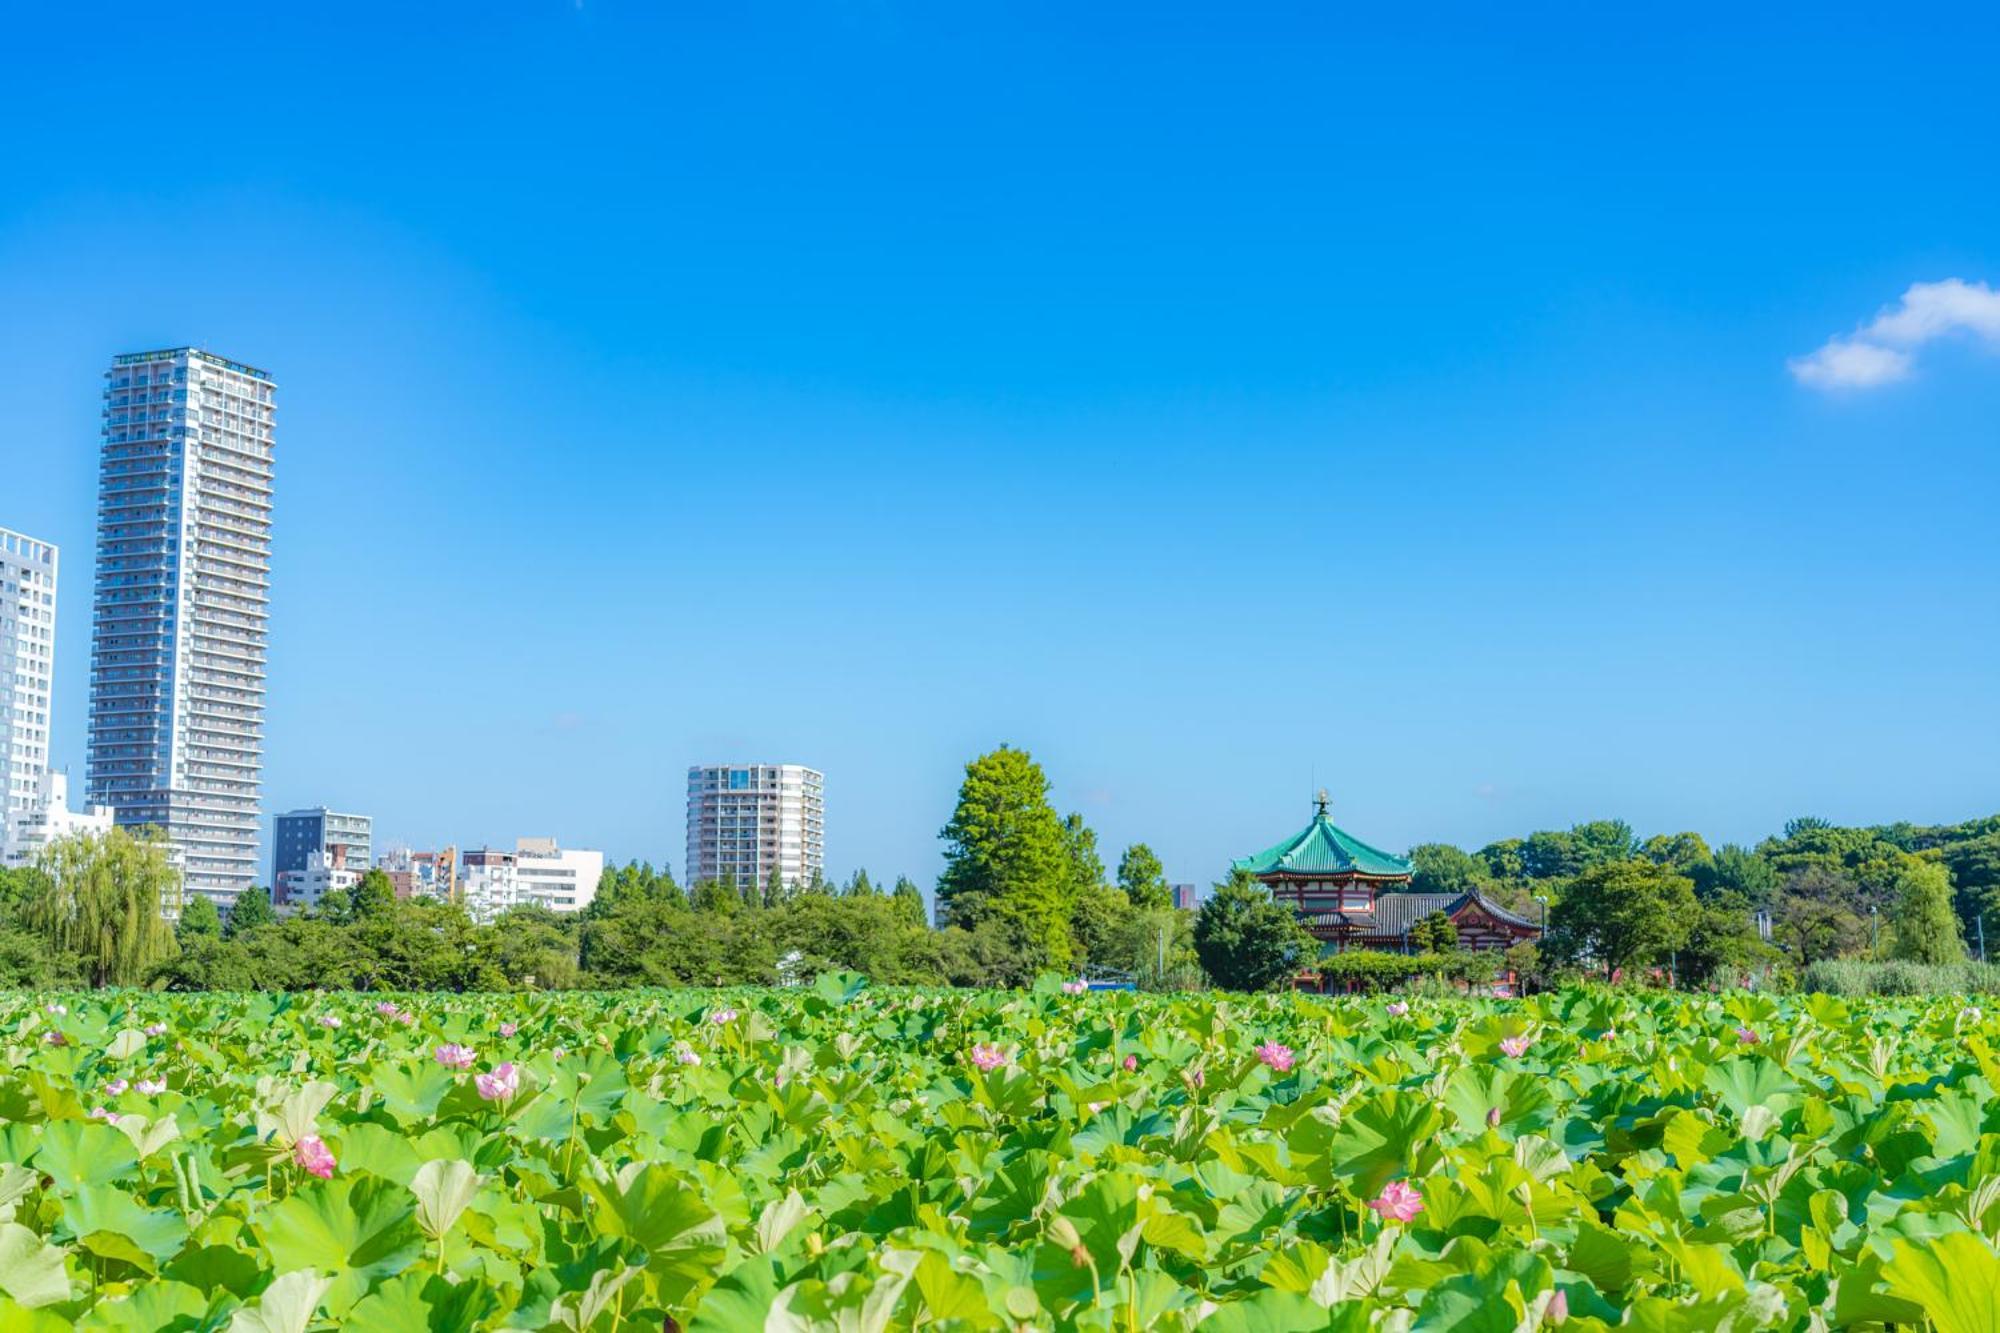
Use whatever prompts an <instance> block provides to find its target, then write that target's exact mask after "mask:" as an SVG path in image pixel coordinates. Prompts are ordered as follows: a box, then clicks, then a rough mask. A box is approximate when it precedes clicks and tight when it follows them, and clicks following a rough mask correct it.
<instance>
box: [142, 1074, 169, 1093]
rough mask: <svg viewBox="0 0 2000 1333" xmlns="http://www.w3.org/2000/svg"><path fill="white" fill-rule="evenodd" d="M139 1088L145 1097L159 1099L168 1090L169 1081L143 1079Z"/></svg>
mask: <svg viewBox="0 0 2000 1333" xmlns="http://www.w3.org/2000/svg"><path fill="white" fill-rule="evenodd" d="M138 1086H139V1091H140V1092H141V1093H142V1094H144V1095H145V1096H148V1097H157V1096H159V1095H160V1094H161V1093H163V1092H165V1091H166V1090H167V1081H166V1080H165V1079H163V1078H142V1079H140V1080H139V1085H138Z"/></svg>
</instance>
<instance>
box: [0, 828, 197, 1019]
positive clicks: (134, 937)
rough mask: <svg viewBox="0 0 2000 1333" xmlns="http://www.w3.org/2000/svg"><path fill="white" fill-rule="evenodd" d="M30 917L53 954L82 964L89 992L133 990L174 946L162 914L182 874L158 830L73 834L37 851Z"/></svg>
mask: <svg viewBox="0 0 2000 1333" xmlns="http://www.w3.org/2000/svg"><path fill="white" fill-rule="evenodd" d="M36 866H37V868H38V869H39V870H40V871H41V872H42V875H43V876H44V878H45V881H46V882H45V884H44V887H43V892H42V896H41V897H40V899H39V900H37V902H36V903H35V904H34V908H33V919H34V923H35V925H36V926H37V927H38V928H39V929H40V932H41V935H42V937H43V938H44V939H45V940H47V941H48V943H49V946H50V947H51V948H53V949H55V950H58V951H63V952H69V953H74V954H76V955H77V956H78V957H79V958H81V959H82V960H83V966H84V971H85V974H86V976H87V977H88V978H89V981H90V984H91V985H92V986H93V987H102V986H132V985H137V984H138V983H139V982H141V981H143V980H144V979H145V977H146V975H147V974H148V973H149V972H150V971H151V970H152V968H153V966H154V965H155V964H156V963H158V962H160V960H162V959H164V958H168V957H171V956H172V955H173V954H174V952H175V951H176V949H177V947H178V946H177V945H176V944H175V943H174V932H173V930H172V928H171V927H169V926H168V925H167V923H166V920H165V919H164V918H163V917H162V916H161V915H160V905H161V904H162V903H163V902H177V901H178V900H179V898H180V872H179V871H177V870H175V869H174V866H173V862H172V861H171V860H170V859H169V858H168V854H167V840H166V838H165V836H164V835H162V834H160V833H159V832H158V831H157V830H151V829H148V830H144V831H142V832H140V833H138V834H136V835H135V834H133V833H131V832H129V831H127V830H125V829H122V828H114V829H112V830H111V831H110V832H108V833H104V834H98V835H91V834H82V833H79V834H72V835H70V836H69V837H64V838H57V839H56V840H55V841H53V842H51V843H49V844H48V845H47V846H46V847H44V848H43V849H42V853H41V856H40V857H39V858H38V860H37V861H36Z"/></svg>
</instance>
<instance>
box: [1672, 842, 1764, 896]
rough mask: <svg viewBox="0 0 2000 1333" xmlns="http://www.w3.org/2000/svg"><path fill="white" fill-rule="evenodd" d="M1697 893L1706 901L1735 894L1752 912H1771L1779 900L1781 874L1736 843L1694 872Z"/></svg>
mask: <svg viewBox="0 0 2000 1333" xmlns="http://www.w3.org/2000/svg"><path fill="white" fill-rule="evenodd" d="M1691 877H1692V878H1693V880H1694V891H1695V892H1696V893H1697V894H1699V895H1700V896H1701V897H1703V898H1720V897H1723V896H1725V895H1727V894H1735V895H1737V896H1738V897H1740V898H1741V899H1742V900H1743V902H1744V903H1746V904H1748V905H1749V906H1750V907H1751V908H1753V909H1755V908H1768V907H1770V906H1771V905H1772V904H1773V903H1774V902H1775V901H1776V900H1777V897H1778V872H1777V870H1776V869H1774V868H1773V867H1772V865H1771V863H1770V862H1769V861H1766V860H1765V859H1764V858H1763V857H1761V856H1759V855H1757V853H1755V852H1753V851H1751V850H1750V849H1749V848H1748V847H1740V846H1738V845H1737V844H1735V843H1733V842H1726V843H1724V844H1723V845H1722V846H1720V847H1718V848H1716V849H1715V855H1714V856H1713V857H1712V858H1711V859H1710V860H1709V863H1708V864H1707V865H1706V866H1698V867H1696V868H1695V870H1694V871H1693V872H1692V875H1691Z"/></svg>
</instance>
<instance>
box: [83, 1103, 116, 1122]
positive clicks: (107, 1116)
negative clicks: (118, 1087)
mask: <svg viewBox="0 0 2000 1333" xmlns="http://www.w3.org/2000/svg"><path fill="white" fill-rule="evenodd" d="M90 1118H91V1119H92V1120H102V1121H104V1122H105V1123H106V1124H109V1123H111V1122H112V1121H113V1120H116V1119H117V1118H118V1113H117V1112H116V1111H114V1110H112V1109H111V1108H110V1107H108V1106H100V1107H98V1108H97V1109H96V1110H94V1111H92V1112H91V1113H90Z"/></svg>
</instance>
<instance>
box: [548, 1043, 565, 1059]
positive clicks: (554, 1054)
mask: <svg viewBox="0 0 2000 1333" xmlns="http://www.w3.org/2000/svg"><path fill="white" fill-rule="evenodd" d="M568 1053H569V1052H568V1049H567V1048H566V1047H562V1046H558V1047H556V1048H555V1049H554V1050H553V1051H550V1052H549V1058H550V1059H551V1060H560V1059H562V1058H563V1056H565V1055H567V1054H568Z"/></svg>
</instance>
